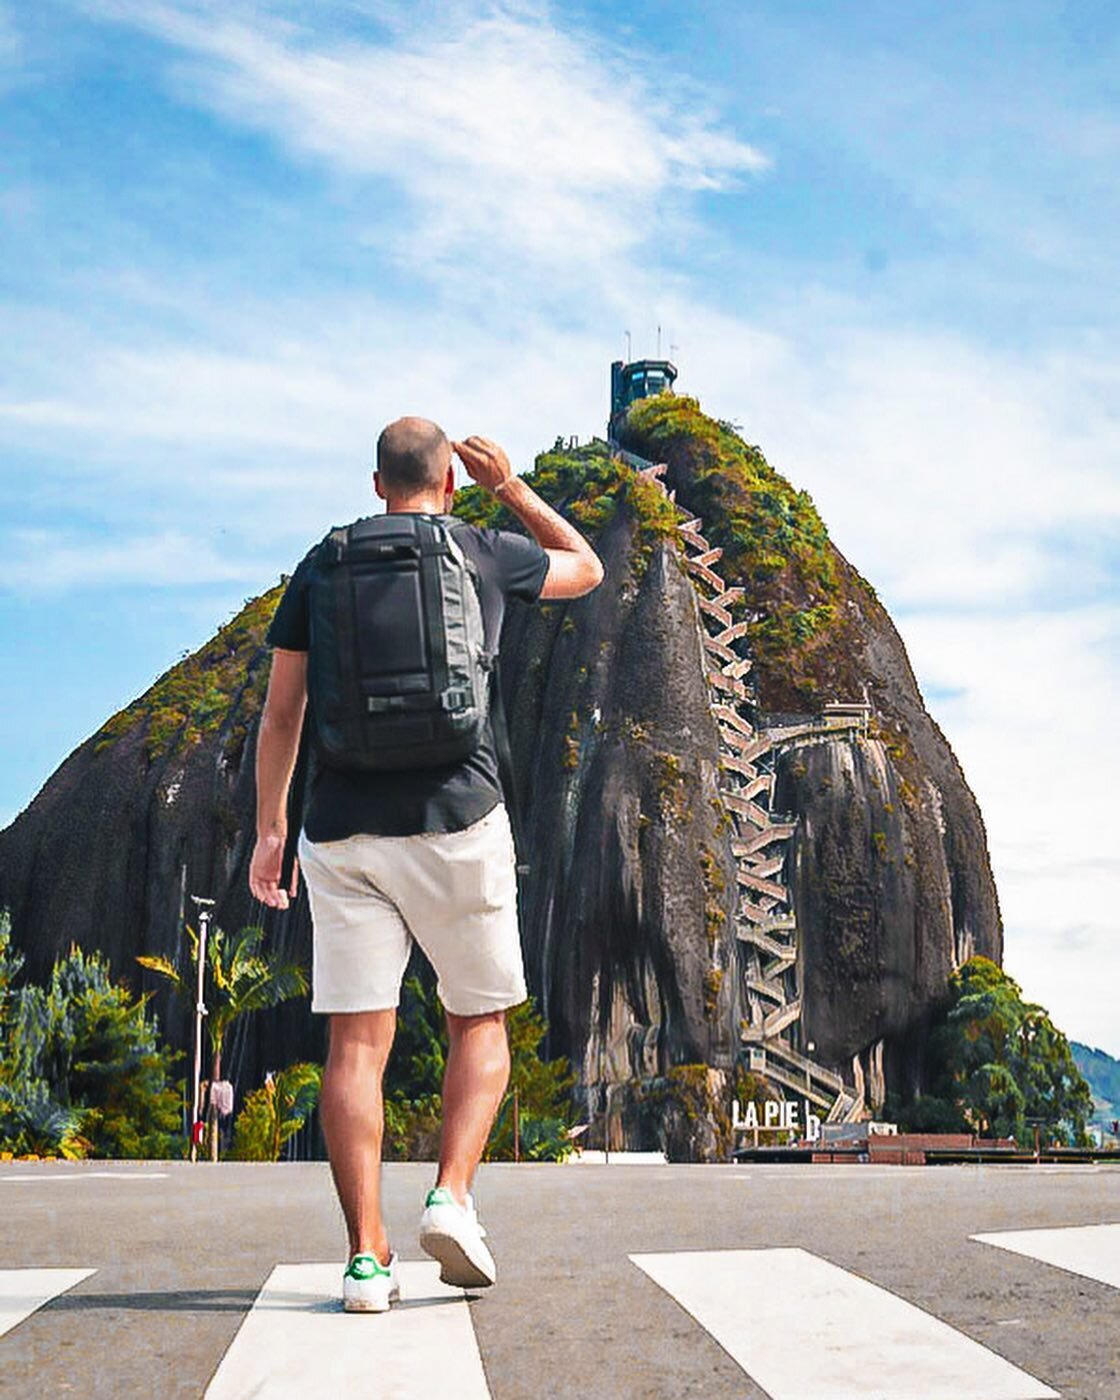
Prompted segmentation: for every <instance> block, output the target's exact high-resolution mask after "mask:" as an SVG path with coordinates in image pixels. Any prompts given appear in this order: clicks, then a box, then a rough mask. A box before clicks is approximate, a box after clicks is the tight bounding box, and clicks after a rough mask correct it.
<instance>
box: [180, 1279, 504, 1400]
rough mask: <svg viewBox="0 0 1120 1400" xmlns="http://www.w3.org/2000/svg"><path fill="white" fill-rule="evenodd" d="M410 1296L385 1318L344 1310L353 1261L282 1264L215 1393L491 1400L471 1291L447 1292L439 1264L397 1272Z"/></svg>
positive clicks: (238, 1398) (226, 1359)
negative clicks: (344, 1276) (467, 1293)
mask: <svg viewBox="0 0 1120 1400" xmlns="http://www.w3.org/2000/svg"><path fill="white" fill-rule="evenodd" d="M397 1267H398V1270H399V1276H400V1290H401V1296H400V1299H399V1301H397V1302H394V1303H393V1304H392V1305H391V1306H390V1308H389V1311H388V1312H385V1313H346V1312H343V1311H342V1274H343V1270H344V1269H345V1268H346V1265H345V1263H344V1262H340V1263H337V1264H277V1266H276V1267H275V1268H274V1269H273V1271H272V1273H271V1274H269V1276H268V1279H267V1280H266V1281H265V1284H264V1287H263V1288H262V1289H261V1291H260V1293H258V1294H257V1297H256V1300H255V1301H254V1303H253V1306H252V1308H250V1310H249V1312H248V1313H247V1314H246V1317H245V1321H244V1322H243V1323H242V1324H241V1328H240V1330H239V1331H238V1333H237V1335H236V1337H234V1339H233V1341H232V1342H231V1343H230V1346H229V1349H228V1351H227V1352H226V1354H225V1356H223V1357H222V1360H221V1364H220V1365H219V1366H218V1369H217V1371H216V1372H215V1373H214V1378H213V1380H212V1381H211V1382H210V1385H209V1387H208V1388H207V1391H206V1400H245V1397H246V1396H253V1397H254V1400H258V1397H268V1400H280V1397H285V1396H291V1397H292V1400H297V1397H298V1400H306V1397H308V1396H312V1395H333V1394H336V1393H339V1394H343V1395H376V1396H377V1397H378V1400H421V1397H423V1400H431V1397H433V1396H439V1395H454V1396H455V1397H456V1400H489V1395H490V1388H489V1386H488V1385H487V1383H486V1375H485V1373H484V1371H483V1369H482V1358H481V1357H480V1356H479V1353H478V1342H477V1341H476V1339H475V1335H474V1323H473V1322H472V1320H471V1315H470V1309H469V1307H468V1304H467V1301H466V1296H465V1294H464V1291H463V1289H461V1288H452V1287H451V1286H450V1285H448V1284H445V1283H440V1281H439V1264H438V1263H436V1262H435V1261H434V1260H432V1261H431V1262H428V1261H426V1260H417V1261H405V1262H403V1263H400V1264H398V1266H397Z"/></svg>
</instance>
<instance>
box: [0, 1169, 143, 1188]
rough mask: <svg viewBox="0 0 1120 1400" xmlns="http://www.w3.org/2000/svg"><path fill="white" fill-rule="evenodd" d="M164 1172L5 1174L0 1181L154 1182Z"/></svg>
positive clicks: (34, 1183)
mask: <svg viewBox="0 0 1120 1400" xmlns="http://www.w3.org/2000/svg"><path fill="white" fill-rule="evenodd" d="M166 1175H167V1173H166V1172H114V1171H107V1172H87V1171H76V1172H5V1173H4V1174H3V1175H2V1176H0V1181H18V1182H24V1183H30V1184H31V1185H32V1186H38V1185H39V1183H40V1182H41V1181H88V1180H89V1179H90V1177H91V1176H100V1177H105V1176H107V1177H111V1178H112V1179H113V1180H114V1181H156V1180H161V1179H162V1178H163V1177H165V1176H166Z"/></svg>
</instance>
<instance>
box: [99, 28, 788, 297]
mask: <svg viewBox="0 0 1120 1400" xmlns="http://www.w3.org/2000/svg"><path fill="white" fill-rule="evenodd" d="M96 12H97V13H100V14H102V15H105V16H107V17H112V18H118V19H122V20H127V21H129V22H131V23H134V24H137V25H140V26H142V27H144V28H146V29H148V30H150V31H153V32H155V33H156V34H158V35H159V36H160V37H162V38H163V39H165V40H166V41H168V42H169V43H171V44H173V45H175V46H177V47H178V48H180V49H181V50H183V51H185V52H186V53H187V54H188V55H190V56H191V57H190V58H189V59H187V60H185V61H181V62H180V63H179V64H178V65H176V67H175V68H174V69H173V81H174V85H175V87H176V90H177V91H178V93H179V94H180V95H181V96H183V97H184V98H185V99H186V100H189V101H192V102H195V103H201V104H203V105H206V106H208V107H211V108H212V109H215V110H217V111H219V112H221V113H222V114H223V115H224V116H225V117H227V118H228V119H230V120H232V121H234V122H237V123H241V124H243V125H247V126H250V127H253V128H256V129H258V130H263V131H265V132H267V133H269V134H270V135H272V136H274V137H275V138H276V139H277V140H278V141H280V142H281V143H282V144H283V145H284V146H285V147H286V148H287V149H288V150H289V151H290V152H291V153H293V154H294V155H296V156H298V157H300V158H303V159H311V160H314V161H316V162H318V163H320V164H322V165H323V166H324V167H325V168H327V169H329V170H332V171H334V172H337V173H339V174H341V175H344V176H351V177H352V176H355V175H356V176H360V177H363V178H371V177H373V178H385V179H389V180H391V181H392V182H394V184H395V185H397V186H398V187H399V188H400V189H401V190H403V191H404V193H405V194H406V195H407V196H408V197H409V198H410V199H411V200H412V201H413V202H414V205H415V210H414V213H411V214H406V213H404V211H395V212H397V213H398V214H399V216H400V217H399V218H398V227H397V228H396V229H395V230H393V229H384V230H383V234H384V236H385V237H386V238H387V240H388V246H389V247H390V248H391V249H392V250H393V252H394V253H395V255H396V256H397V257H398V258H399V259H400V260H401V261H402V262H403V263H406V264H407V265H409V266H410V267H411V268H412V269H414V270H421V271H424V270H426V269H427V265H428V264H429V263H430V262H432V261H433V260H435V261H436V262H437V264H438V262H439V261H440V260H442V259H445V258H447V257H449V256H451V255H453V254H456V253H460V252H462V251H463V250H465V249H467V248H469V249H470V250H471V251H472V253H473V255H474V256H475V257H476V258H478V259H480V260H481V261H483V262H487V263H490V264H491V265H501V264H502V263H503V262H504V260H506V259H508V258H510V257H515V258H516V257H527V258H530V259H535V260H542V261H544V262H545V263H547V264H550V265H556V264H560V265H564V266H569V265H573V264H575V265H581V266H584V267H586V266H588V265H595V264H604V263H612V262H613V261H615V260H617V259H620V258H621V257H623V256H624V255H625V254H626V253H627V251H628V250H630V249H633V248H635V247H637V246H638V245H640V244H642V243H644V242H647V241H650V240H652V238H653V237H654V236H655V234H656V232H657V230H658V228H659V227H661V226H663V225H665V224H667V223H671V222H672V219H673V211H672V208H671V204H670V203H669V202H668V201H670V200H671V197H672V196H673V195H674V193H676V192H678V191H697V190H705V191H709V190H728V189H734V188H737V187H738V185H739V184H740V182H741V179H742V178H743V177H744V176H751V175H756V174H759V173H761V172H763V171H765V170H766V169H768V168H769V166H770V164H771V159H770V157H769V156H767V155H766V154H764V153H763V152H762V151H760V150H758V149H757V148H756V147H754V146H753V145H751V144H749V143H748V142H746V141H743V140H741V139H739V138H738V137H737V136H735V135H734V134H732V133H731V132H729V131H727V130H723V129H721V128H720V127H719V125H718V121H717V118H716V117H715V116H714V115H712V114H711V113H706V112H702V111H701V110H700V108H699V105H698V101H697V91H686V90H685V88H684V85H683V84H682V81H681V80H680V79H679V78H675V79H674V78H671V77H670V76H669V75H665V74H650V75H643V74H642V71H641V66H640V63H641V60H640V59H639V58H638V57H636V56H635V55H634V54H630V53H628V54H621V53H616V52H612V51H611V50H610V49H609V48H608V46H607V45H606V44H605V43H604V42H603V40H602V39H601V38H599V37H597V36H595V35H593V34H591V33H588V32H584V33H579V32H576V31H575V30H574V29H572V28H570V27H569V28H562V27H561V26H560V25H558V24H557V23H556V22H554V21H553V20H552V19H551V17H550V16H549V14H548V12H547V11H546V10H545V9H544V8H538V7H530V6H523V5H517V6H510V5H501V4H490V5H481V6H471V7H464V6H457V7H451V8H449V10H448V11H447V13H446V14H445V15H441V17H440V18H441V23H439V24H438V25H434V24H431V25H427V26H422V27H417V28H415V29H409V30H407V31H404V30H402V31H400V32H398V33H397V34H396V35H395V36H394V40H393V42H392V43H376V42H360V41H358V40H355V39H353V38H349V39H346V40H342V39H335V40H333V41H331V40H325V39H314V38H313V37H312V35H311V34H310V33H309V32H308V31H306V30H304V29H302V28H300V27H299V26H297V25H294V24H291V23H281V22H280V21H278V20H277V19H275V18H273V19H272V20H271V21H267V20H264V19H263V18H261V17H260V16H259V15H257V14H253V15H252V17H250V15H249V13H248V12H246V14H245V17H243V18H236V17H233V18H231V17H230V11H229V8H228V7H221V8H219V7H217V6H211V5H206V4H195V5H190V4H183V5H169V4H163V5H161V4H152V3H148V0H144V3H143V4H135V3H112V4H103V5H99V6H97V7H96ZM233 13H234V15H236V13H237V12H236V10H234V12H233ZM371 191H372V194H371V199H375V198H376V186H375V185H374V186H371Z"/></svg>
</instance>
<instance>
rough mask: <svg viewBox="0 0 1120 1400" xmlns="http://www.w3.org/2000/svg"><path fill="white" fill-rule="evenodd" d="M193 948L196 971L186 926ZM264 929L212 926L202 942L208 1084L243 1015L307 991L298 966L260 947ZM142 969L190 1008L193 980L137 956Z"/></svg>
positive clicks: (212, 1112) (214, 1125) (213, 1123)
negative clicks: (231, 930)
mask: <svg viewBox="0 0 1120 1400" xmlns="http://www.w3.org/2000/svg"><path fill="white" fill-rule="evenodd" d="M187 934H188V937H189V938H190V943H191V963H192V964H193V966H194V967H197V966H198V934H197V932H196V931H195V930H194V929H193V928H191V926H190V925H189V924H188V925H187ZM264 936H265V934H264V929H263V928H261V927H260V926H259V925H253V926H251V927H248V928H243V929H241V931H240V932H239V933H234V934H227V933H226V932H225V931H224V930H223V929H221V928H219V927H217V925H215V926H213V927H212V928H211V929H210V933H209V936H208V938H207V940H206V970H207V972H208V973H209V979H208V984H207V989H206V994H205V996H204V998H203V999H204V1001H205V1003H206V1010H207V1015H206V1029H207V1035H208V1038H209V1041H210V1055H211V1069H210V1083H211V1085H213V1084H216V1083H217V1082H218V1080H220V1079H221V1077H222V1048H223V1046H224V1044H225V1039H226V1036H227V1034H228V1033H229V1030H230V1028H231V1027H232V1026H233V1025H234V1023H235V1022H236V1021H237V1020H239V1019H240V1017H242V1016H246V1015H249V1014H250V1013H251V1012H254V1011H264V1010H267V1009H268V1008H269V1007H272V1006H278V1005H279V1004H280V1002H282V1001H287V1000H288V999H289V998H291V997H294V996H302V995H304V994H305V993H306V992H307V977H306V975H305V973H304V970H303V968H302V967H301V966H300V965H299V964H298V963H296V962H291V961H285V960H283V959H281V958H279V957H277V956H276V954H274V953H269V952H266V951H264V950H262V948H261V944H262V942H263V941H264ZM136 961H137V962H138V963H140V964H141V965H142V966H143V967H146V968H148V969H149V970H150V971H152V972H155V973H158V974H159V976H161V977H163V978H166V980H167V981H168V982H170V983H171V986H172V987H173V988H174V990H175V992H176V994H177V995H178V996H180V997H181V998H182V999H183V1000H184V1001H186V1003H187V1004H188V1005H189V1006H192V1007H193V1005H194V998H195V976H194V975H193V974H192V973H190V972H189V971H188V973H187V974H186V975H185V976H184V975H183V974H182V973H180V972H179V970H178V968H176V967H175V966H174V964H172V963H171V962H169V961H168V960H167V958H164V957H138V958H137V959H136ZM207 1126H208V1131H209V1135H210V1158H211V1160H212V1161H214V1162H216V1161H217V1160H218V1113H217V1106H216V1104H215V1102H214V1096H213V1093H211V1095H210V1103H209V1106H208V1110H207Z"/></svg>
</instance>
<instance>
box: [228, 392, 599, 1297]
mask: <svg viewBox="0 0 1120 1400" xmlns="http://www.w3.org/2000/svg"><path fill="white" fill-rule="evenodd" d="M455 455H458V457H459V458H460V460H461V461H462V462H463V465H464V466H465V468H466V470H467V472H468V474H469V475H470V476H471V477H472V478H473V479H474V481H476V482H478V483H480V484H481V485H483V486H485V487H487V488H488V489H489V490H491V491H493V492H494V494H495V495H496V496H498V497H499V498H500V500H501V501H502V502H503V504H505V505H506V506H508V507H509V509H510V510H512V511H513V512H514V513H515V514H516V515H517V516H518V517H519V519H520V520H521V521H522V522H523V523H524V525H525V526H526V528H527V529H528V531H529V533H530V534H531V535H532V539H529V538H526V537H525V536H524V535H521V534H519V533H517V532H515V531H505V530H495V529H490V528H481V527H476V526H472V525H467V524H466V523H465V522H462V521H457V520H455V518H454V517H453V516H452V515H451V507H452V501H453V497H454V491H455V467H454V458H455ZM373 483H374V489H375V490H376V492H377V494H378V496H380V497H382V498H383V499H384V500H385V502H386V513H387V514H392V513H395V512H403V513H404V514H406V515H410V516H417V517H421V518H422V519H424V520H426V521H434V522H439V523H440V524H441V525H442V526H443V527H445V528H446V529H447V531H448V533H449V535H450V536H451V537H452V538H453V540H454V541H455V543H456V544H457V545H458V546H459V548H460V549H461V551H462V554H463V555H464V556H465V557H466V559H467V560H468V561H470V562H472V563H473V564H474V565H475V566H476V567H477V569H478V589H479V593H480V599H481V610H482V623H483V628H484V632H485V645H486V648H487V650H489V651H491V652H496V650H497V647H498V640H499V635H500V632H501V625H502V616H503V612H504V608H505V600H506V599H507V598H521V599H524V600H525V601H527V602H533V601H535V600H537V599H538V598H540V599H546V598H575V597H579V596H580V595H582V594H584V593H589V592H590V591H591V590H592V589H593V588H595V587H597V586H598V584H599V583H600V582H601V581H602V578H603V566H602V564H601V562H600V560H599V558H598V556H597V555H596V554H595V552H594V550H593V549H592V548H591V546H590V544H588V542H587V541H586V540H585V539H584V538H583V536H582V535H581V534H580V533H579V531H578V530H576V529H575V528H574V527H573V526H572V525H570V524H569V523H568V522H567V521H566V520H565V519H564V518H563V517H562V516H561V515H559V514H558V513H557V512H556V511H554V510H553V509H552V508H551V506H549V505H548V504H547V503H546V502H545V501H543V500H542V499H541V498H540V497H539V496H538V495H537V494H536V492H535V491H533V489H532V488H531V487H530V486H529V484H528V483H527V482H526V481H525V480H524V479H523V478H521V477H519V476H515V475H513V473H512V470H511V468H510V463H509V458H508V457H507V456H506V454H505V452H504V451H503V450H502V448H501V447H499V446H498V445H497V443H494V442H492V441H490V440H489V439H487V438H484V437H477V436H476V437H469V438H467V439H466V440H465V441H463V442H454V443H453V442H449V441H448V439H447V437H446V436H445V434H444V432H443V430H442V429H441V428H439V427H438V426H437V425H436V424H435V423H432V422H430V421H429V420H427V419H424V418H413V417H408V418H399V419H397V420H396V421H395V422H393V423H390V424H389V425H388V426H387V427H386V428H385V429H384V431H383V432H382V433H381V435H380V437H379V438H378V442H377V468H376V470H375V471H374V474H373ZM374 519H376V517H374ZM405 523H406V522H404V521H402V522H401V524H402V525H404V524H405ZM410 528H412V527H411V526H410ZM415 528H416V529H418V530H419V529H420V526H419V525H417V526H416V527H415ZM424 529H425V530H427V529H429V527H428V526H425V527H424ZM332 534H333V532H332ZM316 549H317V547H316ZM316 549H312V550H310V551H309V552H308V554H307V555H306V556H305V557H304V559H303V560H302V561H301V562H300V564H299V566H298V567H297V569H296V571H295V573H294V574H293V575H292V577H291V579H290V580H289V582H288V586H287V588H286V590H285V592H284V595H283V597H282V599H281V601H280V605H279V607H278V608H277V611H276V614H275V616H274V618H273V621H272V624H271V626H270V627H269V630H268V634H267V638H266V640H267V641H268V643H269V644H270V645H271V646H272V647H273V648H274V651H273V656H272V672H271V676H270V678H269V685H268V695H267V699H266V701H265V708H264V714H263V715H262V718H261V723H260V729H259V733H258V739H257V760H256V764H257V766H256V776H257V843H256V848H255V850H254V853H253V858H252V863H251V866H250V872H249V885H250V888H251V890H252V892H253V894H254V896H255V897H256V898H258V899H260V900H262V901H263V902H264V903H266V904H268V905H271V906H272V907H274V908H281V909H284V908H287V907H288V899H289V896H294V895H295V893H296V888H297V883H298V878H299V875H298V871H299V869H300V868H301V867H302V869H303V872H304V876H305V878H306V880H307V889H308V898H309V900H310V905H311V917H312V926H313V963H312V1004H311V1009H312V1011H313V1012H317V1013H322V1014H324V1015H327V1016H329V1018H330V1021H329V1048H328V1053H327V1062H326V1066H325V1070H324V1075H323V1087H322V1098H321V1101H320V1120H321V1122H322V1126H323V1135H324V1138H325V1140H326V1144H327V1152H328V1155H329V1157H330V1164H331V1172H332V1175H333V1178H334V1183H335V1187H336V1189H337V1191H338V1197H339V1201H340V1203H341V1206H342V1210H343V1214H344V1215H345V1218H346V1226H347V1230H348V1233H349V1248H350V1262H349V1265H348V1267H347V1269H346V1273H345V1275H344V1278H343V1303H344V1307H346V1309H347V1310H349V1311H375V1312H384V1311H385V1310H386V1309H387V1308H388V1307H389V1305H390V1301H391V1300H392V1299H394V1298H398V1297H399V1296H400V1294H399V1287H398V1283H397V1253H396V1251H395V1250H394V1249H392V1248H391V1246H390V1243H389V1238H388V1234H387V1232H386V1228H385V1225H384V1223H383V1221H382V1218H381V1192H380V1185H381V1143H382V1136H383V1129H384V1119H383V1107H382V1076H383V1074H384V1070H385V1065H386V1061H387V1060H388V1057H389V1050H390V1047H391V1045H392V1042H393V1036H394V1034H395V1031H396V1019H397V1010H396V1008H397V1005H398V1003H399V1000H400V987H401V981H402V978H403V975H404V970H405V967H406V965H407V963H408V958H409V953H410V950H411V946H412V941H413V939H415V941H416V942H418V943H419V944H420V947H421V949H422V950H423V952H424V954H425V956H426V957H427V958H428V960H429V962H430V963H431V964H432V967H433V968H434V970H435V972H436V975H437V984H436V990H437V993H438V995H439V998H440V1001H441V1003H442V1005H443V1007H444V1011H445V1015H446V1018H447V1029H448V1040H449V1053H448V1059H447V1067H446V1071H445V1074H444V1080H443V1121H442V1126H441V1137H440V1156H439V1167H438V1172H437V1175H436V1180H435V1184H434V1186H433V1187H432V1188H431V1190H429V1192H428V1194H427V1198H426V1200H425V1203H424V1210H423V1214H422V1216H421V1219H420V1243H421V1245H422V1247H423V1248H424V1249H425V1250H426V1251H427V1253H429V1254H430V1255H432V1256H433V1257H434V1258H436V1259H438V1260H439V1261H440V1266H441V1269H440V1278H441V1279H442V1280H443V1281H444V1282H446V1283H450V1284H453V1285H456V1286H461V1287H467V1288H478V1287H485V1286H487V1285H489V1284H492V1283H493V1282H494V1279H495V1277H496V1271H495V1265H494V1260H493V1257H492V1255H491V1253H490V1250H489V1249H488V1247H487V1245H486V1243H485V1242H484V1239H483V1236H484V1235H485V1233H486V1232H485V1230H484V1229H483V1227H482V1225H481V1224H480V1223H479V1220H478V1216H477V1212H476V1210H475V1205H474V1199H473V1196H472V1194H471V1187H472V1183H473V1180H474V1175H475V1171H476V1169H477V1167H478V1164H479V1161H480V1160H481V1157H482V1153H483V1151H484V1149H485V1146H486V1143H487V1140H488V1138H489V1135H490V1130H491V1127H492V1125H493V1122H494V1118H495V1115H496V1113H497V1110H498V1106H499V1104H500V1103H501V1100H502V1096H503V1094H504V1093H505V1089H506V1085H507V1083H508V1081H509V1072H510V1057H509V1039H508V1032H507V1028H506V1022H505V1013H506V1010H507V1009H508V1008H509V1007H510V1006H514V1005H516V1004H517V1003H519V1002H521V1001H524V1000H525V998H526V997H527V996H528V989H527V987H526V983H525V972H524V965H523V961H522V951H521V938H520V930H519V927H518V909H517V878H516V868H515V853H514V846H513V839H512V832H511V827H510V821H509V815H508V812H507V810H506V807H505V804H504V802H503V794H502V787H501V781H500V776H499V768H498V762H497V754H496V750H495V741H494V732H493V727H492V725H491V723H490V721H489V718H488V719H487V721H486V723H485V724H484V725H483V726H482V728H481V731H480V737H479V738H478V740H477V745H476V747H475V748H474V749H473V750H472V751H471V752H469V753H468V754H467V755H466V756H465V757H461V758H457V759H455V760H453V761H451V762H446V763H439V764H438V765H437V766H434V767H433V766H427V767H420V766H416V767H408V768H398V769H395V770H389V771H384V770H370V769H367V768H353V769H347V768H345V767H336V766H328V765H326V764H316V765H315V769H314V778H313V782H312V785H311V790H310V794H309V798H308V803H307V809H306V814H305V817H304V822H303V826H302V829H301V830H300V832H299V840H298V854H299V861H298V862H297V864H296V866H295V867H294V869H293V874H292V878H291V881H290V886H289V887H288V888H282V887H281V885H280V879H281V862H282V857H283V852H284V847H285V844H286V841H287V837H288V831H287V793H288V786H289V783H290V782H291V777H292V770H293V767H294V766H295V760H296V752H297V747H298V743H299V737H300V732H301V728H302V724H303V717H304V710H305V706H306V704H307V699H308V652H309V648H310V640H311V639H310V630H311V629H310V615H311V614H310V606H309V586H310V576H311V572H312V567H313V560H314V558H315V555H316ZM407 603H408V598H407V597H406V596H405V595H404V594H402V595H401V601H400V602H399V603H398V604H397V605H396V606H397V607H399V608H402V609H403V608H404V607H406V606H407ZM413 611H415V607H414V609H413ZM389 626H390V630H392V622H391V620H390V623H389ZM402 630H403V627H402ZM316 659H317V661H318V658H316ZM316 674H317V673H316ZM374 703H384V704H386V705H388V704H390V703H392V704H398V705H401V704H404V703H408V702H407V701H394V702H371V708H373V704H374ZM314 710H315V706H314V705H312V714H313V715H314Z"/></svg>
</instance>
